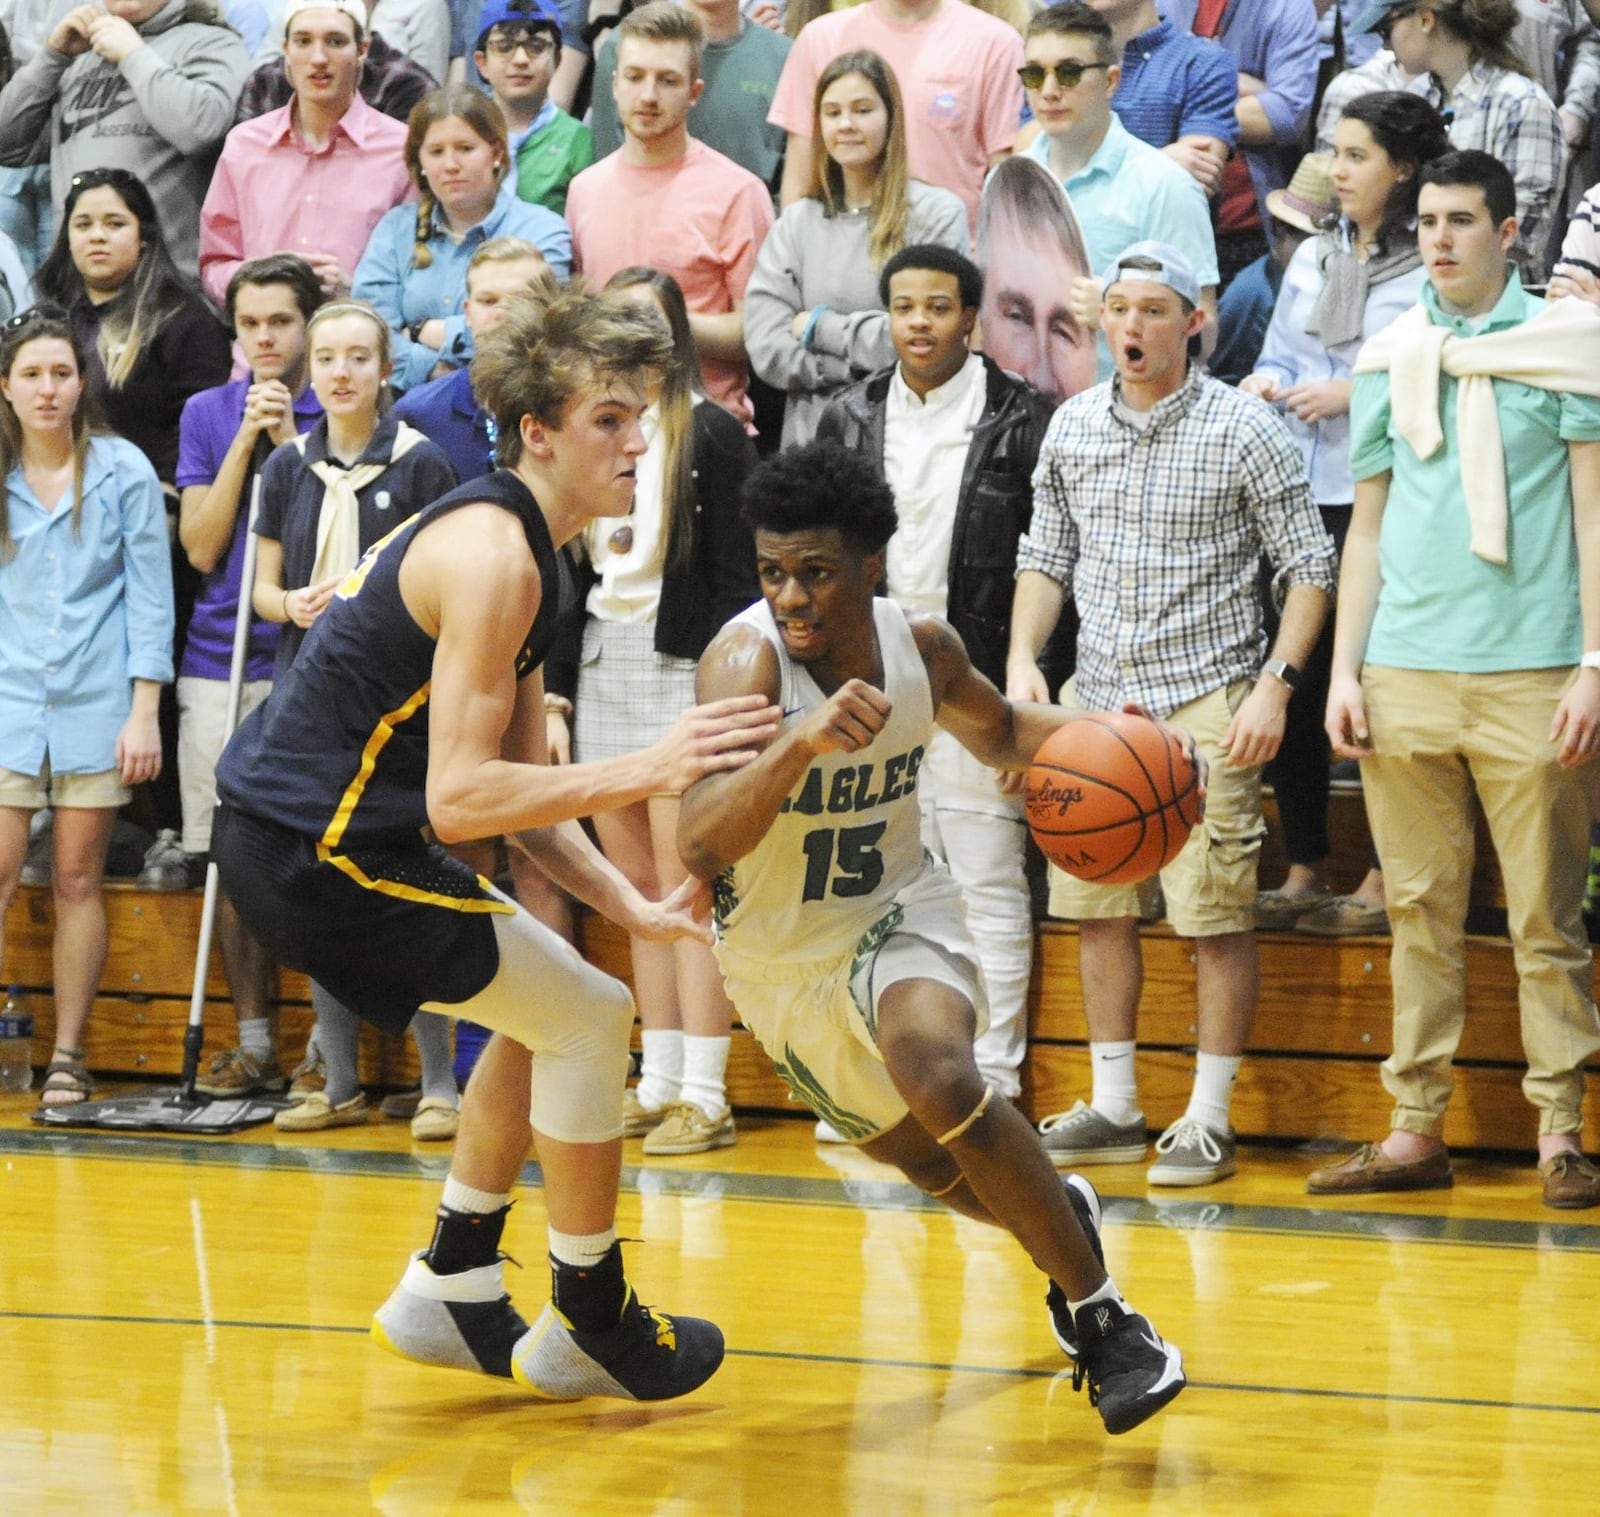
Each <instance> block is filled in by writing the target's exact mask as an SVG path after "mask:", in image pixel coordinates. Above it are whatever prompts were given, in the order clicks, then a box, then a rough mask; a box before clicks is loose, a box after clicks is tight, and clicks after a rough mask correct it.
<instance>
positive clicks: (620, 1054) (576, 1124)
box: [425, 908, 633, 1143]
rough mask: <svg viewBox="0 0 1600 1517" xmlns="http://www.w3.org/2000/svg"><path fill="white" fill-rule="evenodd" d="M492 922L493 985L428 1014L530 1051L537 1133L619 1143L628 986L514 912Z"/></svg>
mask: <svg viewBox="0 0 1600 1517" xmlns="http://www.w3.org/2000/svg"><path fill="white" fill-rule="evenodd" d="M493 921H494V933H495V941H496V943H497V944H498V946H499V949H500V967H499V969H498V970H497V971H496V972H495V977H494V979H493V980H491V981H490V982H489V984H488V985H487V986H485V987H484V989H483V990H481V991H480V992H479V993H478V994H477V995H475V996H473V997H472V998H471V999H470V1000H467V1001H461V1002H458V1003H457V1004H455V1005H448V1006H447V1005H444V1004H443V1003H441V1002H437V1001H430V1002H428V1003H427V1006H426V1008H425V1009H426V1010H428V1011H442V1012H444V1013H445V1014H446V1015H447V1016H452V1017H462V1018H465V1019H467V1020H468V1021H472V1022H479V1023H481V1024H482V1025H483V1026H485V1027H489V1028H492V1029H493V1030H494V1031H495V1032H503V1033H504V1034H505V1035H506V1036H507V1037H509V1038H513V1039H515V1040H516V1041H517V1042H518V1043H521V1044H522V1046H523V1047H524V1048H526V1049H528V1051H529V1052H530V1053H532V1055H533V1099H532V1102H531V1104H530V1111H529V1116H530V1119H531V1120H532V1122H533V1125H534V1127H535V1128H536V1129H537V1130H538V1131H539V1132H541V1133H543V1134H545V1135H546V1136H547V1137H551V1138H554V1139H556V1141H557V1142H560V1143H604V1142H606V1141H608V1140H609V1139H611V1138H616V1137H620V1136H621V1134H622V1091H623V1085H624V1083H625V1081H626V1080H627V1074H628V1037H629V1034H630V1032H631V1031H632V1028H633V996H632V995H631V994H630V993H629V991H628V987H627V986H626V985H624V984H623V983H622V981H621V980H614V979H612V977H611V976H610V975H608V974H603V973H602V972H601V971H600V970H598V969H596V968H595V967H594V965H592V964H589V963H586V962H585V961H584V959H583V958H582V957H581V956H580V955H579V953H578V951H577V950H576V949H575V948H573V947H572V945H571V944H570V943H567V942H566V941H564V940H563V939H562V938H560V937H557V936H556V934H555V933H553V932H551V931H550V929H549V928H548V927H546V926H545V925H544V924H543V923H542V922H539V921H537V920H536V919H535V918H533V917H531V916H529V915H528V913H527V912H526V911H523V910H521V909H520V908H519V909H518V910H517V912H516V913H515V915H512V916H496V917H495V918H494V919H493Z"/></svg>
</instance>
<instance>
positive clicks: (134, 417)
mask: <svg viewBox="0 0 1600 1517" xmlns="http://www.w3.org/2000/svg"><path fill="white" fill-rule="evenodd" d="M126 298H127V294H126V292H124V293H123V294H120V295H118V296H117V297H116V299H114V300H110V301H107V302H106V304H105V305H102V306H97V305H93V304H91V303H90V302H89V301H87V300H80V301H79V302H78V303H77V305H75V306H74V307H73V310H72V327H73V330H74V331H75V332H76V333H77V335H78V340H79V342H81V343H82V344H83V348H84V353H85V355H86V356H85V360H84V370H85V372H84V378H85V379H86V380H87V381H88V390H89V395H90V397H91V398H92V399H93V401H94V402H95V404H96V405H97V406H99V408H100V414H101V415H102V416H104V417H105V419H106V423H107V424H108V425H109V426H110V428H111V430H112V431H113V432H115V433H116V434H117V435H118V436H119V437H126V438H127V439H128V441H129V442H131V443H132V444H133V445H134V447H136V448H137V449H138V450H139V451H140V452H141V453H143V454H144V456H145V457H146V458H148V459H149V460H150V463H151V466H152V467H153V468H154V469H155V471H156V478H157V479H159V480H160V481H161V482H162V484H164V485H170V484H172V483H173V482H174V480H176V479H177V477H178V423H179V421H180V420H181V419H182V417H183V405H184V402H185V401H186V400H188V398H189V397H190V396H191V395H196V394H198V393H199V392H200V391H201V390H209V389H211V388H212V386H214V385H220V384H226V383H227V382H228V376H229V374H230V372H231V371H232V369H233V356H232V352H231V349H230V344H229V342H228V333H227V331H226V329H225V328H224V327H223V325H222V322H221V320H220V319H219V318H218V316H217V313H216V312H215V311H213V310H212V309H211V307H210V306H209V305H207V304H206V302H205V301H204V300H202V299H200V298H199V297H198V296H196V297H195V298H193V299H191V300H188V301H185V302H184V304H183V305H181V306H179V308H178V309H177V310H176V311H174V312H173V313H172V315H171V316H169V317H168V318H167V319H166V321H165V322H163V323H162V325H161V327H160V328H159V329H158V330H157V332H156V335H155V337H154V338H153V339H152V340H151V341H150V342H149V343H147V344H146V346H145V349H144V351H143V352H142V353H141V354H140V355H139V359H138V362H136V363H135V364H134V366H133V370H132V372H131V373H130V374H129V375H128V377H127V379H126V380H125V381H124V382H123V383H122V384H121V385H120V386H119V387H118V388H117V389H112V388H111V386H110V385H109V384H108V383H107V381H106V371H105V366H104V365H103V364H102V363H101V361H100V351H99V346H98V344H99V340H100V323H101V322H102V321H103V320H104V319H105V317H106V316H107V315H109V314H110V313H112V312H113V311H115V310H116V308H117V306H118V304H119V303H120V302H121V301H123V300H125V299H126Z"/></svg>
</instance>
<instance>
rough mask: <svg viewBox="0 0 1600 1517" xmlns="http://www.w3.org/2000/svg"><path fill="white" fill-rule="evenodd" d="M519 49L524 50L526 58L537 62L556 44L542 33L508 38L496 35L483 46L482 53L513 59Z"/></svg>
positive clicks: (519, 34) (530, 33) (521, 33)
mask: <svg viewBox="0 0 1600 1517" xmlns="http://www.w3.org/2000/svg"><path fill="white" fill-rule="evenodd" d="M519 48H521V49H523V50H525V51H526V52H527V54H528V56H529V57H530V58H532V59H533V60H534V61H535V62H537V61H538V60H539V59H540V58H544V57H547V56H548V55H549V54H551V53H553V52H554V51H555V50H556V44H555V39H554V38H552V37H549V36H547V35H546V34H544V33H543V32H517V33H515V34H514V35H512V36H510V37H507V36H504V35H501V34H496V35H494V36H491V37H490V38H489V40H488V41H487V42H485V43H484V45H483V50H484V52H486V53H489V54H492V55H493V56H494V57H496V58H513V57H515V56H516V54H517V50H518V49H519Z"/></svg>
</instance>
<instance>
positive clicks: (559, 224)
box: [351, 180, 572, 390]
mask: <svg viewBox="0 0 1600 1517" xmlns="http://www.w3.org/2000/svg"><path fill="white" fill-rule="evenodd" d="M491 237H521V238H523V239H524V240H525V241H528V242H531V243H532V244H533V245H534V246H535V247H536V248H538V250H539V251H540V252H541V253H543V254H544V261H545V262H546V263H548V264H549V265H550V271H551V273H553V274H554V275H555V276H556V278H557V279H565V278H566V277H567V276H568V275H569V274H570V273H571V272H572V232H571V231H570V229H569V228H568V226H567V224H566V222H565V221H563V220H562V219H561V218H560V217H559V216H558V215H556V213H555V212H554V211H552V210H550V209H549V208H548V207H547V206H542V205H529V204H528V203H527V202H525V201H522V200H518V199H517V195H516V190H515V188H514V186H513V185H512V183H511V181H510V180H507V181H506V182H505V183H504V184H502V185H501V186H500V193H499V194H498V195H497V196H496V197H495V202H494V209H493V210H491V211H490V212H489V214H488V215H487V216H486V217H485V218H484V219H483V220H482V221H480V222H479V223H478V225H477V226H475V227H473V228H472V230H471V231H470V232H468V233H467V234H466V236H465V237H463V238H462V239H461V241H460V242H453V241H451V239H450V236H449V234H448V233H447V232H446V231H445V225H444V216H443V214H442V213H441V212H438V211H437V210H436V211H435V213H434V218H433V236H432V237H431V238H429V240H428V250H429V252H431V253H432V254H433V262H432V263H431V264H429V265H428V267H427V268H425V269H418V268H413V267H412V263H411V259H412V255H413V253H414V251H415V249H416V245H417V207H416V205H415V203H409V204H406V205H397V206H396V207H395V208H394V209H393V210H392V211H390V212H388V213H387V214H386V215H385V216H384V218H383V220H382V221H380V222H379V223H378V224H377V226H376V227H375V228H374V229H373V232H372V236H371V237H370V238H369V239H368V240H367V250H366V252H365V253H363V254H362V255H361V262H360V263H358V264H357V265H356V276H355V283H354V286H353V288H352V291H351V293H352V294H354V296H355V297H356V299H357V300H369V301H371V302H372V304H373V306H374V307H375V308H376V309H377V310H378V312H379V313H380V314H381V315H382V317H383V319H384V320H385V321H387V322H388V323H389V327H390V330H391V331H392V332H393V333H394V386H395V388H396V389H397V390H410V389H414V388H415V387H416V386H417V385H419V384H421V383H422V382H423V381H424V380H426V379H427V378H428V376H429V375H430V374H431V373H432V372H433V366H434V365H435V364H436V363H438V362H439V359H440V357H441V356H442V357H444V358H445V359H446V360H448V361H449V362H451V363H457V364H464V363H466V362H467V360H468V359H469V358H471V356H472V336H471V334H470V333H469V332H468V331H467V323H466V318H465V317H464V316H463V315H462V314H461V309H462V307H463V306H464V305H465V304H466V300H467V265H468V264H469V263H471V262H472V255H473V254H474V253H476V252H477V251H478V249H479V248H481V247H482V246H483V245H484V243H486V242H487V241H488V240H489V239H490V238H491ZM435 316H439V317H443V318H444V324H445V338H444V346H443V347H442V348H429V347H425V346H424V345H423V344H422V343H420V342H412V340H411V339H410V338H409V337H407V336H406V333H405V329H406V328H407V327H408V326H411V325H413V324H415V323H416V322H419V321H428V320H431V319H432V318H433V317H435Z"/></svg>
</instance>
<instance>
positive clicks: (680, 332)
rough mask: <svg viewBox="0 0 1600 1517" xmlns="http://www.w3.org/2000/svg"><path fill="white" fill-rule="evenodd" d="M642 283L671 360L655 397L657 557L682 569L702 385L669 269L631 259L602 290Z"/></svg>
mask: <svg viewBox="0 0 1600 1517" xmlns="http://www.w3.org/2000/svg"><path fill="white" fill-rule="evenodd" d="M640 286H643V287H644V288H646V289H648V290H649V291H650V293H651V294H652V295H654V296H655V298H656V299H657V301H659V302H660V305H661V309H662V311H663V312H664V313H665V315H666V318H667V327H668V329H669V330H670V331H671V333H672V362H671V363H670V364H668V365H667V367H666V368H665V369H664V370H662V374H661V399H660V401H659V402H658V405H659V408H660V412H661V432H660V436H661V445H662V468H661V495H662V501H661V504H662V507H663V510H662V516H663V519H664V520H665V522H666V531H665V532H664V533H663V534H662V554H663V562H664V563H665V564H666V565H667V566H668V567H670V568H672V569H686V568H687V567H688V566H689V565H690V564H691V563H692V562H693V561H694V522H695V488H694V407H695V392H696V391H703V390H704V389H705V382H704V381H703V380H702V379H701V377H700V360H699V358H698V357H696V355H695V350H694V337H693V335H692V334H691V333H690V330H689V307H688V303H687V302H686V301H685V300H684V298H683V290H682V288H681V286H680V285H679V284H678V281H677V280H676V279H674V278H673V277H672V275H670V274H663V273H662V272H661V271H660V270H659V269H649V268H645V267H644V266H643V265H642V264H635V265H634V266H633V267H631V268H626V269H618V270H617V272H616V273H615V274H613V275H612V276H611V278H610V279H609V280H607V281H606V288H607V289H608V290H631V289H635V288H638V287H640Z"/></svg>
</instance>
